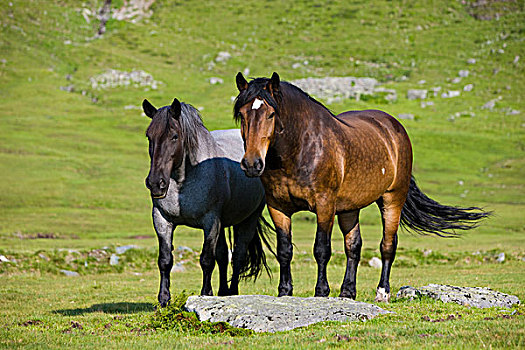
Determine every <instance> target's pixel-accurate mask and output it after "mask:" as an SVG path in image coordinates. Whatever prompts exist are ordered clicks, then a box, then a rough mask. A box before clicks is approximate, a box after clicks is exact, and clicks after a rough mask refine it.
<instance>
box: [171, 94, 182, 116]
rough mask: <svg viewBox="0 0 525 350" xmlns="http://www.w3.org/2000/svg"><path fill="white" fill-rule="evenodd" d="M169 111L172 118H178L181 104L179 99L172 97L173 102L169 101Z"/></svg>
mask: <svg viewBox="0 0 525 350" xmlns="http://www.w3.org/2000/svg"><path fill="white" fill-rule="evenodd" d="M170 113H171V116H172V117H173V118H175V119H177V120H178V119H179V118H180V113H181V106H180V101H179V100H177V99H176V98H174V99H173V102H172V103H171V106H170Z"/></svg>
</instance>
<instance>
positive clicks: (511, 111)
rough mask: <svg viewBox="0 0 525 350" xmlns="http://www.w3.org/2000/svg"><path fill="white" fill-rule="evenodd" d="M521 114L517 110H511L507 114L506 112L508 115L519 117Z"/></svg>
mask: <svg viewBox="0 0 525 350" xmlns="http://www.w3.org/2000/svg"><path fill="white" fill-rule="evenodd" d="M520 113H521V112H520V111H518V110H517V109H512V108H511V109H509V110H508V111H507V112H505V114H506V115H518V114H520Z"/></svg>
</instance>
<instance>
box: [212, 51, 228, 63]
mask: <svg viewBox="0 0 525 350" xmlns="http://www.w3.org/2000/svg"><path fill="white" fill-rule="evenodd" d="M230 58H232V55H231V54H230V53H229V52H227V51H220V52H219V53H218V54H217V57H215V62H226V61H228V60H229V59H230Z"/></svg>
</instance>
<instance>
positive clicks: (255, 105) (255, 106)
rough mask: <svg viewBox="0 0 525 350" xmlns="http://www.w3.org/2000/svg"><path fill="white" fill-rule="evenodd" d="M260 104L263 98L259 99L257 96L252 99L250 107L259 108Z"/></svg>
mask: <svg viewBox="0 0 525 350" xmlns="http://www.w3.org/2000/svg"><path fill="white" fill-rule="evenodd" d="M262 105H263V100H259V99H258V98H256V99H255V100H253V104H252V109H259V108H261V106H262Z"/></svg>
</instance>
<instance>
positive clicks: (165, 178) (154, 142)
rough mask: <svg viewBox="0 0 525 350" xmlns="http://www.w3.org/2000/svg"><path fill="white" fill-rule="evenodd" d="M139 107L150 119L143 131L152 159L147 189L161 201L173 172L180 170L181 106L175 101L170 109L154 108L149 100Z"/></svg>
mask: <svg viewBox="0 0 525 350" xmlns="http://www.w3.org/2000/svg"><path fill="white" fill-rule="evenodd" d="M142 108H143V109H144V113H145V114H146V115H147V116H148V117H150V118H151V123H150V125H149V127H148V129H147V131H146V136H147V137H148V141H149V156H150V160H151V164H150V171H149V174H148V177H147V178H146V187H147V188H148V189H149V190H150V192H151V196H152V197H153V198H164V197H165V196H166V193H167V192H168V187H169V183H170V177H171V172H172V170H173V169H177V168H179V167H180V166H181V165H182V162H183V161H184V145H183V141H182V140H183V138H182V137H181V136H182V135H181V133H182V128H181V124H180V117H181V104H180V102H179V100H177V99H174V100H173V103H172V104H171V106H169V107H168V106H166V107H162V108H159V109H157V108H155V107H153V105H152V104H151V103H149V101H148V100H144V101H143V102H142Z"/></svg>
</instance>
